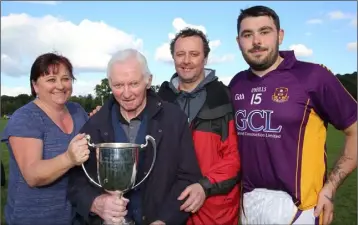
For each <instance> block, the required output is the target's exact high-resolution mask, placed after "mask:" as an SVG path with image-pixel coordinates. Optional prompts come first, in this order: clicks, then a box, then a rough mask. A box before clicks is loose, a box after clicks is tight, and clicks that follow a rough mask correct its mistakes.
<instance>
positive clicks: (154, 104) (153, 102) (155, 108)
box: [93, 89, 163, 128]
mask: <svg viewBox="0 0 358 225" xmlns="http://www.w3.org/2000/svg"><path fill="white" fill-rule="evenodd" d="M114 104H116V99H115V98H114V96H113V95H110V97H109V99H108V100H107V101H106V102H105V103H104V105H103V106H102V107H101V109H100V110H99V111H98V112H97V113H96V114H95V115H94V116H93V117H98V119H96V120H95V121H96V122H95V124H96V126H98V127H99V128H101V127H103V126H112V119H111V110H112V107H113V105H114ZM162 107H163V102H162V100H161V99H160V98H159V96H158V95H157V94H156V93H155V92H154V91H153V90H151V89H148V90H147V104H146V113H147V116H148V119H149V120H150V119H153V118H154V117H155V116H156V115H157V114H158V113H159V112H160V110H161V109H162ZM94 119H95V118H94ZM104 121H108V123H104Z"/></svg>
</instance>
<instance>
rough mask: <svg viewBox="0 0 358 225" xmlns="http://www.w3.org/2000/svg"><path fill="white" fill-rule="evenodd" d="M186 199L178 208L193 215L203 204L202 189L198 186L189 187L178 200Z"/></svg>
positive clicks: (203, 194)
mask: <svg viewBox="0 0 358 225" xmlns="http://www.w3.org/2000/svg"><path fill="white" fill-rule="evenodd" d="M186 197H188V199H187V200H186V201H185V202H184V204H182V205H181V206H180V210H184V211H185V212H191V213H195V212H197V211H198V210H199V209H200V208H201V206H202V205H203V204H204V201H205V199H206V195H205V191H204V188H203V187H202V186H201V185H200V184H199V183H196V184H192V185H189V186H188V187H187V188H186V189H185V190H184V191H183V192H182V193H181V194H180V196H179V198H178V200H183V199H185V198H186Z"/></svg>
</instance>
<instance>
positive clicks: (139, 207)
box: [68, 49, 202, 225]
mask: <svg viewBox="0 0 358 225" xmlns="http://www.w3.org/2000/svg"><path fill="white" fill-rule="evenodd" d="M107 76H108V81H109V85H110V88H111V90H112V95H111V97H110V99H109V100H108V101H107V102H106V103H105V104H104V105H103V107H101V109H100V110H99V111H98V112H97V113H96V114H95V115H94V116H92V117H91V118H90V119H89V121H88V122H87V123H86V124H85V125H84V126H83V128H82V129H81V133H86V134H89V135H90V136H91V142H93V143H110V142H121V143H136V144H144V143H145V136H146V135H151V136H152V137H153V138H154V139H155V141H156V144H157V158H156V162H155V166H154V168H153V170H152V172H151V174H150V175H149V177H148V179H146V180H145V181H144V183H143V184H141V185H139V186H138V188H137V189H135V190H131V191H130V192H128V194H125V196H124V197H125V198H118V196H117V195H116V194H113V193H109V192H108V191H106V190H104V189H102V188H98V187H96V186H94V185H92V184H91V183H90V181H89V179H88V178H87V177H86V175H85V173H84V172H83V171H82V169H81V168H80V167H77V168H73V169H72V170H71V171H70V179H69V187H68V198H69V200H70V201H71V203H72V205H73V208H74V221H73V224H91V225H92V224H101V222H102V221H104V222H105V223H106V224H108V223H110V224H123V218H124V217H125V218H128V219H129V220H132V221H134V222H135V224H136V225H137V224H151V225H154V224H155V225H157V224H167V225H176V224H178V225H179V224H183V223H185V222H186V220H187V218H188V217H189V213H187V212H184V211H181V210H180V205H181V204H183V201H180V200H178V196H179V195H180V193H181V192H182V191H183V190H184V189H185V188H186V187H187V186H188V185H190V184H193V183H195V182H197V181H198V180H199V179H200V178H201V177H202V175H201V172H200V169H199V166H198V162H197V158H196V155H195V151H194V146H193V142H192V139H191V134H190V130H189V126H188V122H187V118H186V116H185V114H184V113H183V112H182V111H181V110H180V109H179V108H178V107H177V106H176V105H174V104H171V103H167V102H163V101H161V100H160V98H159V97H158V96H157V95H156V94H155V93H154V91H152V90H151V88H150V87H151V81H152V74H151V73H150V71H149V68H148V65H147V61H146V59H145V57H144V56H143V55H142V54H141V53H139V52H138V51H136V50H133V49H126V50H122V51H119V52H117V53H116V54H114V56H113V57H112V59H111V60H110V62H109V63H108V69H107ZM152 159H153V148H152V146H150V145H148V147H147V148H146V150H145V151H141V152H140V154H139V166H138V173H137V179H136V180H141V179H142V178H143V177H144V176H145V174H146V173H147V172H148V170H149V168H150V165H151V163H152ZM96 162H97V161H96V154H95V150H94V149H93V151H91V154H90V156H89V159H88V161H87V162H86V163H85V167H86V168H87V171H88V173H89V174H90V175H92V177H97V176H96V174H97V172H96V171H97V165H96ZM127 199H128V200H127ZM129 220H127V221H129Z"/></svg>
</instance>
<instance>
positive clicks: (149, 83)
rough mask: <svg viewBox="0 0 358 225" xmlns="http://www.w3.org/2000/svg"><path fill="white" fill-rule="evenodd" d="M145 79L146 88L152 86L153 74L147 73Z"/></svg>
mask: <svg viewBox="0 0 358 225" xmlns="http://www.w3.org/2000/svg"><path fill="white" fill-rule="evenodd" d="M147 79H148V80H147V89H149V88H150V87H151V86H152V79H153V75H152V74H151V75H149V76H148V78H147Z"/></svg>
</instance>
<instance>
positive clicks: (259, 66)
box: [243, 44, 279, 71]
mask: <svg viewBox="0 0 358 225" xmlns="http://www.w3.org/2000/svg"><path fill="white" fill-rule="evenodd" d="M278 55H279V48H278V44H277V47H276V48H275V49H273V50H272V51H271V52H269V54H268V55H267V56H266V57H265V58H264V59H262V60H259V61H257V60H252V59H250V57H249V55H248V54H246V53H243V57H244V59H245V61H246V63H247V64H248V65H249V66H250V68H251V69H252V70H255V71H264V70H267V69H268V68H270V67H271V66H272V65H273V64H274V63H275V62H276V60H277V58H278Z"/></svg>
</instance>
